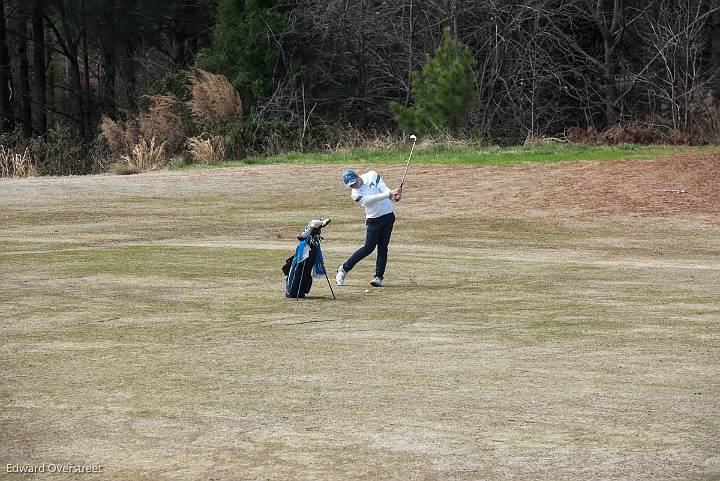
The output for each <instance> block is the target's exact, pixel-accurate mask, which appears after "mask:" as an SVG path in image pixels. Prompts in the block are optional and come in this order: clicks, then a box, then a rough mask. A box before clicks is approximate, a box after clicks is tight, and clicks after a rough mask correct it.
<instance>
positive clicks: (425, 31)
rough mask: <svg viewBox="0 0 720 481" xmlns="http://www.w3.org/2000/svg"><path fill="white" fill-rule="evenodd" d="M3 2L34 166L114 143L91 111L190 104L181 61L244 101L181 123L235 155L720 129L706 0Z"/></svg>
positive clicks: (1, 54) (719, 23) (97, 153)
mask: <svg viewBox="0 0 720 481" xmlns="http://www.w3.org/2000/svg"><path fill="white" fill-rule="evenodd" d="M0 11H1V12H3V13H4V16H3V21H2V22H0V135H2V139H1V142H0V144H2V145H3V146H4V147H3V149H6V148H7V149H15V150H18V151H19V150H23V149H29V150H28V151H29V152H31V155H32V156H33V160H34V162H35V163H36V164H37V167H38V169H39V171H40V172H41V173H61V174H62V173H81V172H89V171H93V170H102V169H103V168H105V167H106V166H107V165H108V163H109V162H112V161H113V156H117V152H113V151H112V149H111V148H110V147H109V146H108V142H107V139H104V138H103V137H102V136H99V126H100V125H101V122H102V121H103V118H105V119H107V120H110V121H115V122H117V124H118V125H126V129H130V126H131V124H130V123H128V124H124V123H123V122H128V121H131V120H132V119H134V118H137V117H138V116H139V115H143V112H146V113H147V112H148V109H150V111H152V108H153V105H155V106H156V107H157V101H158V98H159V97H157V96H158V95H171V96H172V99H175V100H177V101H178V102H179V103H178V104H177V105H178V110H177V112H176V114H175V115H177V116H178V118H183V117H188V116H192V112H191V111H190V110H188V109H187V108H185V107H183V105H185V104H183V103H182V102H185V101H188V99H189V96H190V95H191V94H190V80H189V79H190V78H191V76H192V74H191V72H192V69H193V68H202V69H205V70H208V71H210V72H214V73H219V74H222V75H224V76H225V77H227V79H229V81H230V83H231V84H232V85H233V86H234V87H235V89H237V91H238V92H239V94H240V98H241V99H242V104H243V108H242V112H244V117H240V116H238V117H237V118H235V119H234V120H233V121H232V122H230V121H228V122H225V123H223V124H222V125H221V126H220V127H218V125H219V124H217V125H214V126H213V127H212V129H210V128H209V127H208V126H207V125H205V124H202V123H201V122H197V118H195V120H196V121H195V122H194V123H192V125H191V124H190V123H188V124H187V125H188V126H187V127H182V128H181V131H182V132H183V133H184V134H185V135H187V136H190V135H199V134H202V133H206V132H208V133H212V134H213V135H222V136H224V137H225V138H226V139H228V140H227V142H226V144H224V147H223V149H224V148H225V147H228V150H227V151H228V152H230V153H232V155H243V154H245V153H249V152H252V153H272V152H278V151H283V150H291V149H292V150H297V149H326V148H333V147H336V146H338V145H352V143H353V142H357V141H359V140H361V139H362V138H367V137H369V136H372V135H376V134H382V133H385V132H399V131H401V130H403V129H407V128H413V129H421V130H425V131H427V132H429V133H440V134H443V135H448V136H458V137H472V138H474V139H479V140H483V141H487V142H496V143H518V142H523V141H525V140H526V139H528V138H537V137H542V136H559V135H562V134H563V133H565V132H567V131H568V129H570V128H572V127H579V128H581V129H587V128H595V129H598V130H601V129H605V128H608V127H612V126H614V125H617V124H628V123H633V124H637V125H641V126H648V127H649V128H653V129H656V130H659V131H663V132H667V133H668V136H670V135H671V133H672V132H683V133H685V134H686V135H688V136H692V137H693V138H695V139H696V140H698V141H709V142H717V141H718V140H720V73H719V70H718V68H719V67H720V4H719V2H718V1H717V0H529V1H524V2H517V1H515V2H513V1H505V0H398V1H379V0H374V1H373V0H219V1H217V0H166V1H160V0H0ZM443 39H445V40H443ZM451 42H455V43H451ZM441 45H446V48H445V50H442V49H439V48H440V47H441ZM432 61H435V64H434V66H433V65H432V64H431V62H432ZM423 67H425V69H424V70H423ZM431 67H432V68H431ZM451 71H452V72H454V73H448V72H451ZM453 75H454V76H453ZM468 75H469V76H470V77H469V78H468ZM453 87H454V90H453ZM463 92H465V93H467V95H465V94H464V93H463ZM154 96H155V97H154ZM162 98H165V97H162ZM175 100H173V102H174V101H175ZM421 104H422V105H421ZM164 105H167V103H166V104H164ZM391 105H392V106H393V107H391ZM448 105H452V106H453V109H452V111H449V110H448V111H447V112H446V111H444V110H443V108H445V107H447V106H448ZM405 107H409V109H404V108H405ZM413 109H414V110H413ZM445 110H447V108H445ZM238 112H239V110H238ZM411 114H412V115H411ZM231 124H232V125H231ZM210 130H212V132H210ZM158 136H159V137H162V136H161V135H160V134H158ZM230 137H233V138H232V139H231V138H230ZM147 140H148V141H149V140H150V139H147ZM159 140H162V139H159ZM131 143H132V142H131ZM130 147H132V145H130ZM232 147H234V148H232ZM175 150H176V151H177V152H169V154H177V155H182V150H183V147H182V142H181V143H179V144H178V146H177V148H176V149H175ZM223 152H225V150H223ZM115 160H116V159H115Z"/></svg>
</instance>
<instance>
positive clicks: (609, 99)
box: [603, 40, 618, 127]
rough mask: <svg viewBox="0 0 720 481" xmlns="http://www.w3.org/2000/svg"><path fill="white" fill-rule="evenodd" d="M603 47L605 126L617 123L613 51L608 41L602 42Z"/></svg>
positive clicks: (616, 94)
mask: <svg viewBox="0 0 720 481" xmlns="http://www.w3.org/2000/svg"><path fill="white" fill-rule="evenodd" d="M603 43H604V45H603V47H604V49H605V120H606V121H607V126H608V127H612V126H613V125H615V124H616V123H617V97H618V93H617V85H616V84H615V52H614V50H613V48H612V46H610V45H608V41H607V40H605V41H604V42H603Z"/></svg>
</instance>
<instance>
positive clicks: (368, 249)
mask: <svg viewBox="0 0 720 481" xmlns="http://www.w3.org/2000/svg"><path fill="white" fill-rule="evenodd" d="M394 223H395V214H393V213H392V212H390V213H389V214H385V215H383V216H380V217H377V218H375V219H367V220H366V221H365V224H366V225H367V234H365V245H364V246H362V247H361V248H359V249H358V250H356V251H355V253H354V254H353V255H351V256H350V259H348V260H347V262H345V264H343V269H344V270H345V272H350V270H351V269H352V268H353V267H355V264H357V263H358V262H360V261H361V260H363V259H364V258H366V257H367V256H369V255H370V254H372V252H373V251H374V250H375V247H377V261H376V262H375V275H376V276H378V277H379V278H381V279H382V277H383V276H384V275H385V266H386V265H387V254H388V244H390V235H391V234H392V230H393V224H394Z"/></svg>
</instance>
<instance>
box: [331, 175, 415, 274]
mask: <svg viewBox="0 0 720 481" xmlns="http://www.w3.org/2000/svg"><path fill="white" fill-rule="evenodd" d="M342 181H343V183H344V184H345V188H346V189H347V188H350V187H352V192H351V194H350V197H351V198H352V200H354V201H355V202H357V203H358V204H360V205H362V206H363V207H365V217H366V219H365V224H366V225H367V234H366V236H365V245H364V246H362V247H361V248H360V249H358V250H357V251H355V253H354V254H353V255H352V256H350V259H348V260H347V261H346V262H345V263H344V264H343V265H341V266H340V268H339V269H338V271H337V276H335V281H336V282H337V285H339V286H342V285H344V284H345V276H346V275H347V273H348V272H350V271H351V270H352V268H353V267H355V264H357V263H358V262H360V261H361V260H362V259H364V258H365V257H367V256H369V255H370V254H371V253H372V252H373V251H374V250H375V247H377V261H376V263H375V278H374V279H373V280H372V281H370V285H371V286H373V287H382V282H383V276H384V275H385V265H386V264H387V253H388V244H389V243H390V234H392V229H393V224H394V223H395V214H394V210H395V209H394V208H393V205H392V202H391V200H394V201H395V202H399V201H400V196H401V195H402V188H398V189H394V190H390V189H389V188H388V186H387V185H385V182H384V181H383V180H382V177H380V174H378V173H377V172H375V171H374V170H371V171H370V172H367V173H365V174H362V175H357V174H356V173H355V172H354V171H352V170H346V171H345V172H343V174H342Z"/></svg>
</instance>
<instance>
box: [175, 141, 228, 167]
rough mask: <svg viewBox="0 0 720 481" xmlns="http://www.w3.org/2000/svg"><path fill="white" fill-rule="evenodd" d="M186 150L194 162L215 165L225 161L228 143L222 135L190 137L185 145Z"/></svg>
mask: <svg viewBox="0 0 720 481" xmlns="http://www.w3.org/2000/svg"><path fill="white" fill-rule="evenodd" d="M185 148H187V150H188V152H189V153H190V156H191V157H192V159H193V161H195V162H202V163H204V164H214V163H217V162H222V161H223V160H225V154H226V152H227V142H226V141H225V137H223V136H222V135H208V136H199V137H190V138H189V139H188V140H187V142H186V143H185Z"/></svg>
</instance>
